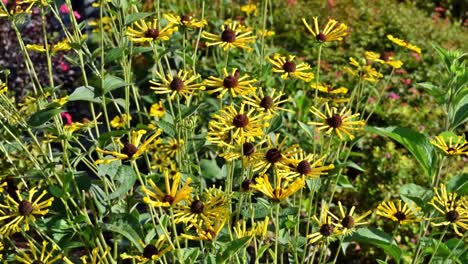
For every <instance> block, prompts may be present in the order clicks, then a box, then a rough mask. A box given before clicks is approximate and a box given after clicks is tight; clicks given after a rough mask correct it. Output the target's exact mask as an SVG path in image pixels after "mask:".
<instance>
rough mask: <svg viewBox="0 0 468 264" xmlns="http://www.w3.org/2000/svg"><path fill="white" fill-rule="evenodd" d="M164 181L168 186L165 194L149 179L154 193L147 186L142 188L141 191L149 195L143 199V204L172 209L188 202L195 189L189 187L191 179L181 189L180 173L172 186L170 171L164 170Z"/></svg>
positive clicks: (174, 178)
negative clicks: (182, 202)
mask: <svg viewBox="0 0 468 264" xmlns="http://www.w3.org/2000/svg"><path fill="white" fill-rule="evenodd" d="M164 181H165V184H166V190H165V192H163V191H161V189H159V188H158V186H156V184H155V183H154V182H153V180H151V179H149V180H148V184H149V185H150V186H151V188H152V189H153V190H154V191H153V190H150V189H148V188H147V187H146V186H142V187H141V190H142V191H143V192H144V193H145V194H146V195H147V196H145V197H143V202H145V203H147V204H149V205H151V206H153V207H171V206H174V205H176V204H178V203H179V202H181V201H183V200H186V199H187V198H188V197H189V196H190V193H191V192H192V189H193V188H192V187H190V186H189V185H190V183H191V182H192V179H191V178H188V179H187V180H186V181H185V184H184V185H183V186H182V187H181V188H180V189H179V185H180V173H177V174H176V175H175V176H174V177H173V180H172V185H171V184H170V183H169V170H167V169H166V170H164Z"/></svg>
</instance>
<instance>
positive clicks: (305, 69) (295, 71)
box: [268, 54, 314, 82]
mask: <svg viewBox="0 0 468 264" xmlns="http://www.w3.org/2000/svg"><path fill="white" fill-rule="evenodd" d="M294 58H295V56H293V55H289V56H288V58H286V57H281V55H279V54H275V55H273V58H270V57H268V61H269V62H271V63H272V64H273V72H278V73H281V78H283V79H285V80H286V79H289V78H298V79H301V80H303V81H305V82H310V81H311V80H312V79H313V78H314V74H313V73H312V72H310V66H309V65H308V64H307V63H300V64H296V63H294V62H293V60H294Z"/></svg>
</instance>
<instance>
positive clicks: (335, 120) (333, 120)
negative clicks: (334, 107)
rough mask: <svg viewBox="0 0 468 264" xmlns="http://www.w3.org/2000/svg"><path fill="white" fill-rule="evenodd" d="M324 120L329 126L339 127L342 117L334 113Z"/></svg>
mask: <svg viewBox="0 0 468 264" xmlns="http://www.w3.org/2000/svg"><path fill="white" fill-rule="evenodd" d="M326 122H327V125H329V126H330V127H333V128H339V127H340V126H341V125H342V124H343V119H342V118H341V116H340V115H337V114H335V115H333V116H331V117H330V118H327V120H326Z"/></svg>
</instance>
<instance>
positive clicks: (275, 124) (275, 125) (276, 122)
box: [267, 115, 283, 134]
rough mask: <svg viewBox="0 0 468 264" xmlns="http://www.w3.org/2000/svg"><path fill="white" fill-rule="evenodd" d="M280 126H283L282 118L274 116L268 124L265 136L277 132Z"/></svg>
mask: <svg viewBox="0 0 468 264" xmlns="http://www.w3.org/2000/svg"><path fill="white" fill-rule="evenodd" d="M282 126H283V117H282V116H281V115H277V116H275V117H274V118H273V119H272V120H271V122H270V126H269V127H268V130H267V134H268V133H274V132H276V131H278V130H279V129H280V128H281V127H282Z"/></svg>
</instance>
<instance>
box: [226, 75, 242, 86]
mask: <svg viewBox="0 0 468 264" xmlns="http://www.w3.org/2000/svg"><path fill="white" fill-rule="evenodd" d="M238 85H239V81H238V80H237V78H236V77H235V76H232V75H229V76H227V77H226V78H224V80H223V86H224V87H226V88H228V89H231V88H236V87H237V86H238Z"/></svg>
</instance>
